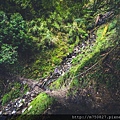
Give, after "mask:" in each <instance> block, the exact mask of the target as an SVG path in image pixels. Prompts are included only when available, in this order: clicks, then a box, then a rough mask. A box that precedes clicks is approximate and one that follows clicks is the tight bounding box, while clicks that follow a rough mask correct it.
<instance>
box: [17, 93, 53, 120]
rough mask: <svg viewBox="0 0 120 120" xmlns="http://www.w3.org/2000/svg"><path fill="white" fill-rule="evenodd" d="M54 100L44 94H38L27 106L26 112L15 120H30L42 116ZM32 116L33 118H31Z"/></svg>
mask: <svg viewBox="0 0 120 120" xmlns="http://www.w3.org/2000/svg"><path fill="white" fill-rule="evenodd" d="M53 101H54V99H53V98H52V97H50V96H48V95H47V94H46V93H44V92H43V93H40V94H39V95H38V96H37V97H36V98H35V99H34V100H33V101H32V102H31V103H30V105H29V106H28V108H27V110H26V111H25V112H24V113H23V114H22V115H21V116H19V117H18V118H16V120H23V119H25V120H30V119H33V118H34V117H36V116H37V115H40V114H42V113H43V112H44V111H45V110H46V109H47V108H48V107H49V106H50V105H51V104H52V103H53ZM33 115H34V116H33ZM34 119H35V118H34Z"/></svg>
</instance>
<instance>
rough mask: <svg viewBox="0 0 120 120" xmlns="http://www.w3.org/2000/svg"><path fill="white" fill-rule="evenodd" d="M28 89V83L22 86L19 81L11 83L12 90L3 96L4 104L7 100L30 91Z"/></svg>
mask: <svg viewBox="0 0 120 120" xmlns="http://www.w3.org/2000/svg"><path fill="white" fill-rule="evenodd" d="M9 87H10V86H9ZM28 89H29V88H28V86H27V85H23V86H22V85H21V84H20V83H18V82H15V83H13V84H11V87H10V88H9V90H10V91H9V92H7V93H6V94H4V96H3V97H2V105H5V104H6V103H7V102H9V101H11V100H14V99H15V98H18V97H19V96H22V95H23V94H25V93H26V92H27V91H28Z"/></svg>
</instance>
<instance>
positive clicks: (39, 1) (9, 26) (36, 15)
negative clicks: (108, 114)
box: [0, 0, 120, 119]
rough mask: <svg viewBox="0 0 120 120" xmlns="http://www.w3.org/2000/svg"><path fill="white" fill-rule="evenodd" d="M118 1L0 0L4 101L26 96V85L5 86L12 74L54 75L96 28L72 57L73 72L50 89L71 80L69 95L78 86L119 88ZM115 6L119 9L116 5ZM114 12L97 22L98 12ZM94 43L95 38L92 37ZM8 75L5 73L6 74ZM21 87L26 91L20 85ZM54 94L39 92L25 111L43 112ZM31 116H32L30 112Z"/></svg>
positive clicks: (0, 75) (0, 73)
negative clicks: (107, 17)
mask: <svg viewBox="0 0 120 120" xmlns="http://www.w3.org/2000/svg"><path fill="white" fill-rule="evenodd" d="M119 4H120V0H104V1H102V0H81V1H80V0H49V2H48V0H22V1H21V0H4V1H2V2H1V4H0V26H1V28H0V80H1V81H0V93H1V97H2V99H1V101H2V105H5V104H6V103H7V102H8V101H10V100H14V99H15V98H17V97H19V96H22V94H24V93H25V92H26V91H27V90H28V86H27V85H24V86H22V85H21V84H20V83H17V82H15V83H13V84H11V85H8V88H6V90H5V93H4V95H3V94H2V88H4V86H5V85H4V84H6V83H7V82H6V80H7V78H9V77H12V76H24V78H31V79H35V80H40V79H42V78H45V77H47V76H49V75H50V73H51V72H53V71H54V68H56V66H59V65H60V64H61V62H62V61H63V59H64V58H65V57H66V56H67V55H69V54H70V53H72V51H73V49H74V47H75V46H77V45H81V44H82V43H86V42H87V41H86V40H88V38H89V35H90V33H91V35H92V32H91V30H94V34H96V39H95V42H94V43H93V45H92V46H91V45H90V43H88V44H87V46H86V47H85V49H82V48H81V53H80V54H78V55H77V56H76V57H75V58H74V59H73V60H72V67H71V69H70V70H69V72H67V73H65V74H64V75H63V76H60V77H59V78H58V79H57V80H56V81H55V82H53V83H52V84H50V86H49V88H50V89H51V90H54V89H60V88H61V87H66V86H68V85H70V91H69V93H68V94H71V93H72V94H74V95H75V94H76V92H77V89H79V88H81V89H82V88H83V89H84V88H88V87H89V86H94V89H96V91H97V90H98V89H99V88H100V87H101V86H102V85H103V86H105V87H106V88H107V89H108V90H110V91H113V92H112V94H113V93H114V91H119V74H120V57H119V56H120V54H119V50H120V47H119V44H120V36H119V33H120V27H119V26H120V13H119V11H120V7H119ZM116 8H117V9H116ZM109 11H112V12H113V17H111V18H110V19H107V20H105V21H104V24H102V25H100V26H95V20H96V18H97V17H98V14H105V13H106V12H109ZM91 42H92V41H91ZM5 77H6V78H5ZM22 89H23V90H22ZM53 101H54V99H53V98H52V97H50V96H48V95H47V94H45V93H40V94H39V95H38V96H37V97H36V98H35V99H34V100H33V101H32V102H31V103H30V105H29V107H28V108H27V110H26V111H25V112H24V113H23V115H21V116H20V117H18V119H21V118H22V119H24V118H25V116H24V115H31V114H32V115H38V114H42V113H43V112H44V110H45V109H47V108H48V107H49V106H50V105H51V104H52V103H53ZM28 119H29V117H28Z"/></svg>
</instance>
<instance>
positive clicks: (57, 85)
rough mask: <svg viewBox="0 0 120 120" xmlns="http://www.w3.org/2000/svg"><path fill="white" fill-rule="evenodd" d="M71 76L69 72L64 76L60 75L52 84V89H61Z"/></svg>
mask: <svg viewBox="0 0 120 120" xmlns="http://www.w3.org/2000/svg"><path fill="white" fill-rule="evenodd" d="M68 78H69V74H68V73H66V74H65V75H64V76H61V77H59V78H58V79H57V80H56V81H55V82H53V83H52V84H51V85H50V89H51V90H53V89H60V88H61V87H62V86H63V85H65V83H66V81H67V79H68Z"/></svg>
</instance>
